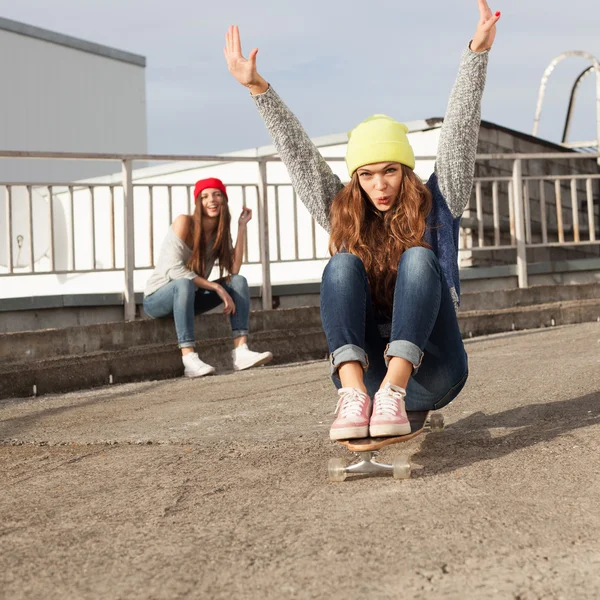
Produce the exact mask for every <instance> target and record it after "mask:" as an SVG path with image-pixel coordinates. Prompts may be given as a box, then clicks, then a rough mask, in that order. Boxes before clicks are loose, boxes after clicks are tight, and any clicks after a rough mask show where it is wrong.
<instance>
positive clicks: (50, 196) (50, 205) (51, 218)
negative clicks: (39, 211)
mask: <svg viewBox="0 0 600 600" xmlns="http://www.w3.org/2000/svg"><path fill="white" fill-rule="evenodd" d="M52 190H53V188H52V186H51V185H49V186H48V217H49V222H50V231H49V233H50V244H49V246H50V248H49V249H50V269H51V270H52V271H54V269H55V268H56V264H55V262H54V194H53V193H52Z"/></svg>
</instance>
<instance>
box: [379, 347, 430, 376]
mask: <svg viewBox="0 0 600 600" xmlns="http://www.w3.org/2000/svg"><path fill="white" fill-rule="evenodd" d="M392 356H398V357H399V358H404V359H405V360H407V361H408V362H411V363H412V364H413V372H412V374H413V375H415V374H416V373H417V371H418V370H419V367H420V366H421V361H422V360H423V352H422V351H421V348H419V346H417V345H416V344H413V343H412V342H409V341H407V340H394V341H393V342H390V343H389V344H388V345H387V348H386V349H385V356H384V358H385V364H386V366H387V365H388V364H389V362H390V358H391V357H392Z"/></svg>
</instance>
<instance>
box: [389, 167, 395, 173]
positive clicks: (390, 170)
mask: <svg viewBox="0 0 600 600" xmlns="http://www.w3.org/2000/svg"><path fill="white" fill-rule="evenodd" d="M396 170H397V169H395V168H394V167H390V168H389V169H387V171H386V173H395V172H396Z"/></svg>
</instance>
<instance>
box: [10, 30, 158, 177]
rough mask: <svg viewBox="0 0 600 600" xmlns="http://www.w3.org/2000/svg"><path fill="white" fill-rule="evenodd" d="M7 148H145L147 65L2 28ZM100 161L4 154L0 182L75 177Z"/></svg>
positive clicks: (103, 168) (107, 166)
mask: <svg viewBox="0 0 600 600" xmlns="http://www.w3.org/2000/svg"><path fill="white" fill-rule="evenodd" d="M0 56H2V57H3V58H2V60H1V61H0V81H1V82H2V94H0V148H2V149H4V150H25V151H65V152H67V151H68V152H110V153H131V152H136V153H145V152H146V148H147V139H146V91H145V69H144V68H143V67H142V66H139V65H135V64H131V63H127V62H123V61H120V60H116V59H113V58H108V57H105V56H100V55H96V54H92V53H90V52H84V51H82V50H77V49H75V48H70V47H66V46H61V45H59V44H56V43H52V42H48V41H44V40H41V39H36V38H34V37H29V36H26V35H21V34H18V33H14V32H11V31H5V30H0ZM117 168H118V166H116V165H115V164H114V163H101V162H82V161H79V162H77V163H73V162H64V161H60V162H59V161H46V160H43V161H42V160H19V161H16V160H7V159H0V181H27V182H32V181H43V182H55V181H73V180H77V179H83V178H85V177H91V176H96V175H101V174H108V173H111V172H114V171H115V170H116V169H117Z"/></svg>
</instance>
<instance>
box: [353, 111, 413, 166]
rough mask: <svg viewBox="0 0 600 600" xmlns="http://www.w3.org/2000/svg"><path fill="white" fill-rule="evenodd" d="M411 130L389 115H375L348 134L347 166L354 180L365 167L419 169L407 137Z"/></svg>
mask: <svg viewBox="0 0 600 600" xmlns="http://www.w3.org/2000/svg"><path fill="white" fill-rule="evenodd" d="M407 133H408V127H407V126H406V125H405V124H404V123H398V121H394V119H392V118H390V117H387V116H386V115H372V116H371V117H369V118H368V119H366V120H365V121H363V122H362V123H361V124H360V125H358V126H357V127H355V128H354V129H353V130H352V131H351V132H350V133H349V134H348V148H347V150H346V165H347V166H348V173H349V174H350V177H352V175H353V174H354V171H356V169H358V168H359V167H363V166H364V165H371V164H373V163H380V162H386V161H389V162H398V163H401V164H403V165H406V166H407V167H410V168H411V169H414V168H415V154H414V152H413V149H412V147H411V145H410V143H409V141H408V138H407V137H406V134H407Z"/></svg>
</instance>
